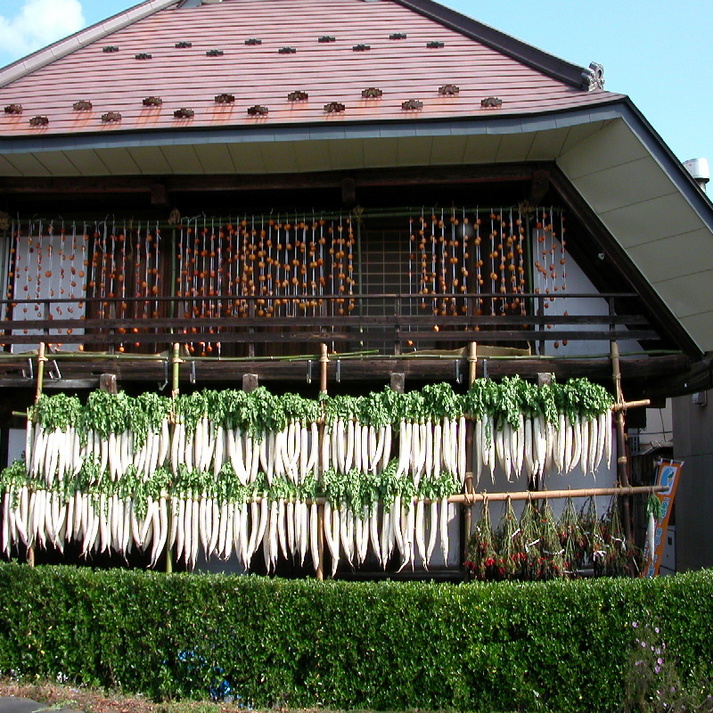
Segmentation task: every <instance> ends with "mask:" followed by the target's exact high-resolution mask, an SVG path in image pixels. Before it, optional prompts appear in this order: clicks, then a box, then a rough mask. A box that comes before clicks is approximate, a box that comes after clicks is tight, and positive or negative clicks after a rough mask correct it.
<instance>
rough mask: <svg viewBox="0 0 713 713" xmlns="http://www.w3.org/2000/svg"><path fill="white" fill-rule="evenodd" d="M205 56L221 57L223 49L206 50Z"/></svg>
mask: <svg viewBox="0 0 713 713" xmlns="http://www.w3.org/2000/svg"><path fill="white" fill-rule="evenodd" d="M205 56H206V57H222V56H223V50H208V51H207V52H206V53H205Z"/></svg>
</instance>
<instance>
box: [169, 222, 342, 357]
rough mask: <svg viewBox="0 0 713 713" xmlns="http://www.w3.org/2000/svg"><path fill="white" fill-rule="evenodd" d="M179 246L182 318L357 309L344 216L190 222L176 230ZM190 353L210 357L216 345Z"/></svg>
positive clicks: (199, 345) (331, 312) (332, 312)
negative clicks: (310, 218)
mask: <svg viewBox="0 0 713 713" xmlns="http://www.w3.org/2000/svg"><path fill="white" fill-rule="evenodd" d="M178 243H179V247H178V262H179V269H178V275H177V277H176V296H177V297H183V298H184V301H183V302H181V306H180V309H179V312H180V314H181V315H182V316H183V317H184V318H185V319H190V318H201V317H218V316H223V317H236V316H237V317H251V316H254V317H259V318H271V317H292V316H298V315H299V316H305V315H307V316H317V315H322V316H327V315H329V316H342V315H346V314H348V313H350V312H352V311H353V310H354V309H355V306H356V302H355V300H354V299H353V298H352V297H351V296H352V295H353V294H354V286H355V284H356V280H355V276H354V255H355V244H356V239H355V234H354V229H353V224H352V220H351V219H350V218H348V217H347V218H338V219H324V218H319V219H317V218H313V219H312V220H307V219H306V218H303V219H301V220H300V219H299V218H295V219H294V220H292V219H290V218H289V217H285V218H284V219H281V218H280V216H277V217H276V218H273V217H271V216H267V217H266V216H252V217H250V218H248V217H245V218H243V219H242V220H239V221H235V222H228V223H225V224H223V223H220V224H217V223H216V222H215V220H212V221H209V220H208V219H205V218H201V219H191V220H187V221H184V222H183V223H182V224H181V228H180V231H179V237H178ZM216 297H218V298H220V299H215V298H216ZM327 298H329V299H327ZM188 331H189V330H186V332H188ZM216 347H217V348H219V346H218V343H216ZM189 350H190V351H191V353H200V354H206V353H207V354H209V353H211V352H212V351H213V346H212V345H211V344H209V343H202V342H199V343H195V344H190V345H189Z"/></svg>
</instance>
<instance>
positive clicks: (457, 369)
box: [454, 359, 463, 384]
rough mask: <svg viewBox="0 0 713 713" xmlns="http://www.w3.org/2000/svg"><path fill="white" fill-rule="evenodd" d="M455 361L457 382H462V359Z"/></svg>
mask: <svg viewBox="0 0 713 713" xmlns="http://www.w3.org/2000/svg"><path fill="white" fill-rule="evenodd" d="M454 363H455V365H456V384H462V383H463V374H461V373H460V359H456V360H455V362H454Z"/></svg>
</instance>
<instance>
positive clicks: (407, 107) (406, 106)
mask: <svg viewBox="0 0 713 713" xmlns="http://www.w3.org/2000/svg"><path fill="white" fill-rule="evenodd" d="M401 108H402V109H403V110H404V111H415V110H416V109H423V102H422V101H419V100H418V99H407V100H406V101H405V102H403V104H401Z"/></svg>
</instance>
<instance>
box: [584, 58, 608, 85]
mask: <svg viewBox="0 0 713 713" xmlns="http://www.w3.org/2000/svg"><path fill="white" fill-rule="evenodd" d="M582 89H586V90H587V91H588V92H591V91H592V90H594V89H604V67H603V66H602V65H601V64H598V63H597V62H590V63H589V67H588V68H587V69H585V70H584V71H583V72H582Z"/></svg>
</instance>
